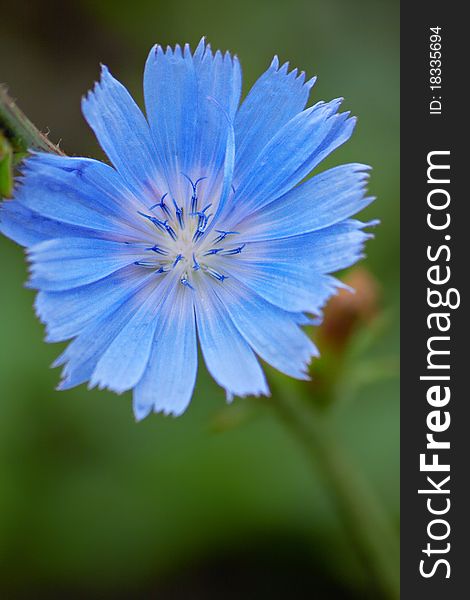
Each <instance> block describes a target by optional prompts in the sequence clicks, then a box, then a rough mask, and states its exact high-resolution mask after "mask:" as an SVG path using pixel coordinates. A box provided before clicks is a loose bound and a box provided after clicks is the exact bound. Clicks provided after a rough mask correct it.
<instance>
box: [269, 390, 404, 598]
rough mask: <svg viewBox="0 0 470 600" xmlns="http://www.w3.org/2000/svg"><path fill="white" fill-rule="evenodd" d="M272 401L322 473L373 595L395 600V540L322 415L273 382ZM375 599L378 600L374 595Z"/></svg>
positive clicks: (396, 542)
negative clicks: (361, 563) (374, 593)
mask: <svg viewBox="0 0 470 600" xmlns="http://www.w3.org/2000/svg"><path fill="white" fill-rule="evenodd" d="M276 383H277V385H276V393H275V394H274V395H273V398H272V399H271V400H270V402H272V403H273V405H274V407H275V408H276V409H277V412H278V414H279V416H280V417H281V419H282V420H283V421H284V422H285V423H286V424H287V425H288V426H289V428H290V429H291V431H292V432H293V433H294V434H295V436H296V437H297V439H298V440H299V442H300V443H301V444H302V445H303V446H304V448H305V450H306V451H307V454H308V456H309V458H310V459H311V461H312V462H313V463H314V464H315V466H316V467H317V468H319V469H321V472H322V475H323V478H324V480H325V483H326V484H327V487H328V489H329V491H330V494H331V496H332V499H333V501H334V502H335V504H336V506H337V508H338V512H339V514H340V516H341V518H342V520H343V524H344V526H345V528H346V529H347V531H348V533H349V535H350V537H351V539H352V541H353V543H354V545H355V548H356V551H357V552H358V554H359V556H360V558H361V559H362V562H363V564H364V567H365V569H366V570H367V572H368V575H369V577H370V578H371V580H372V581H371V583H372V585H373V586H374V587H375V589H376V592H377V594H380V597H382V598H386V599H387V600H396V599H397V598H399V596H400V593H399V544H398V536H397V533H396V531H395V530H394V528H393V527H392V526H391V523H390V522H389V519H388V516H387V514H386V513H385V511H384V510H383V508H382V506H381V504H380V502H379V501H378V499H377V498H376V496H375V494H374V493H373V491H372V490H371V489H370V488H369V486H368V483H367V481H366V480H365V479H363V477H362V476H361V475H360V474H359V473H358V471H357V469H356V468H355V466H354V465H352V464H351V461H350V459H349V457H348V456H346V454H345V452H344V450H343V449H342V448H341V445H340V443H339V442H338V439H337V436H336V435H333V433H332V431H331V429H330V425H329V423H328V421H327V419H326V418H325V416H324V415H323V414H322V413H321V412H319V411H318V410H316V409H315V407H314V406H310V405H308V406H307V404H306V403H304V402H303V401H302V400H301V399H300V398H299V397H296V396H295V391H294V390H292V389H291V388H290V387H289V388H286V387H285V385H282V384H281V381H279V380H278V381H277V382H276ZM376 597H378V596H376Z"/></svg>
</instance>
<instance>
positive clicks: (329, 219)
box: [237, 164, 373, 242]
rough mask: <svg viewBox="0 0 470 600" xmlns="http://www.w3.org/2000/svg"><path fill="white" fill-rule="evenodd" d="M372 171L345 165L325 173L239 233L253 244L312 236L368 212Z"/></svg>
mask: <svg viewBox="0 0 470 600" xmlns="http://www.w3.org/2000/svg"><path fill="white" fill-rule="evenodd" d="M368 170H369V167H367V166H365V165H360V164H350V165H342V166H340V167H335V168H333V169H329V170H328V171H324V172H323V173H320V174H319V175H316V176H315V177H312V179H309V180H308V181H306V182H305V183H303V184H301V185H299V186H298V187H295V188H294V189H293V190H291V191H289V192H287V194H285V195H284V196H282V197H281V198H278V199H277V200H275V201H274V202H271V203H269V204H268V205H267V206H264V207H263V208H261V209H260V210H258V211H256V212H255V213H253V214H251V215H249V216H248V217H247V218H246V219H245V220H244V221H243V222H242V223H240V224H239V225H237V229H238V230H240V231H243V235H244V236H246V239H249V240H250V241H253V242H255V241H263V240H270V239H276V238H283V237H290V236H294V235H302V234H304V233H310V232H312V231H316V230H318V229H323V228H325V227H329V226H330V225H334V224H336V223H339V222H340V221H343V220H344V219H347V218H348V217H351V216H352V215H354V214H355V213H357V212H359V211H360V210H362V209H363V208H365V207H366V206H367V205H368V204H370V203H371V202H372V201H373V198H370V197H366V196H365V193H364V192H365V188H366V185H367V180H368Z"/></svg>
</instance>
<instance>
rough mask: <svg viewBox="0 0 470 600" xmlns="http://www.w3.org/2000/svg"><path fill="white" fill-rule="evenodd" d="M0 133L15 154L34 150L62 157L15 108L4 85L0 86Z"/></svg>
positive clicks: (53, 145)
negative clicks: (7, 140) (8, 141)
mask: <svg viewBox="0 0 470 600" xmlns="http://www.w3.org/2000/svg"><path fill="white" fill-rule="evenodd" d="M0 131H1V132H3V134H4V135H5V137H7V138H8V139H9V140H10V143H11V145H12V147H13V150H14V152H15V153H17V154H21V153H24V152H27V151H28V150H29V149H31V148H34V149H36V150H43V151H44V152H52V153H54V154H61V155H63V152H62V150H60V149H59V148H58V147H57V146H56V145H55V144H53V143H52V142H51V141H49V139H48V138H47V136H46V135H44V134H43V133H41V132H40V131H39V129H37V127H36V126H35V125H33V123H31V121H30V120H29V119H28V117H27V116H26V115H25V114H24V113H23V112H22V111H21V110H20V109H19V108H18V107H17V106H16V104H15V102H14V101H13V100H12V98H10V96H9V95H8V92H7V90H6V87H5V86H4V85H0Z"/></svg>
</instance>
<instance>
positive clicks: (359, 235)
mask: <svg viewBox="0 0 470 600" xmlns="http://www.w3.org/2000/svg"><path fill="white" fill-rule="evenodd" d="M375 224H376V222H375V221H373V222H370V223H361V222H360V221H355V220H348V221H343V222H341V223H338V224H336V225H332V226H331V227H326V228H325V229H320V230H319V231H314V232H313V233H306V234H304V235H297V236H293V237H289V238H282V239H278V240H268V241H266V242H253V243H251V242H248V243H246V245H245V247H244V249H243V252H242V253H241V254H240V255H239V256H238V260H240V261H246V262H247V263H252V264H254V265H255V266H256V267H259V266H260V264H264V263H270V264H273V265H275V266H276V265H282V264H284V265H287V266H289V265H305V266H307V265H308V266H309V267H310V268H311V269H313V270H314V271H316V272H317V273H333V272H335V271H339V270H340V269H345V268H346V267H349V266H351V265H352V264H354V263H355V262H357V261H358V260H359V259H360V258H363V248H364V244H365V242H366V241H367V240H368V239H370V238H371V237H373V236H372V235H371V234H369V233H365V232H364V231H362V229H363V228H364V227H368V226H372V225H375ZM306 274H307V272H306Z"/></svg>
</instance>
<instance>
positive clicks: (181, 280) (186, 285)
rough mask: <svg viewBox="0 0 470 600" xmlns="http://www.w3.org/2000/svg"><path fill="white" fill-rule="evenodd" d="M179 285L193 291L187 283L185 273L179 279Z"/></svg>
mask: <svg viewBox="0 0 470 600" xmlns="http://www.w3.org/2000/svg"><path fill="white" fill-rule="evenodd" d="M180 283H181V284H182V285H184V286H185V287H188V288H190V289H191V290H194V288H193V286H192V285H191V284H190V283H189V281H188V278H187V275H186V273H185V274H184V275H183V276H182V277H181V279H180Z"/></svg>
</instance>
